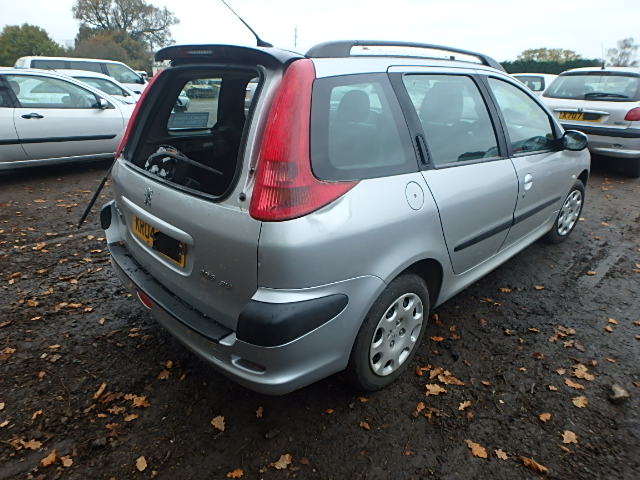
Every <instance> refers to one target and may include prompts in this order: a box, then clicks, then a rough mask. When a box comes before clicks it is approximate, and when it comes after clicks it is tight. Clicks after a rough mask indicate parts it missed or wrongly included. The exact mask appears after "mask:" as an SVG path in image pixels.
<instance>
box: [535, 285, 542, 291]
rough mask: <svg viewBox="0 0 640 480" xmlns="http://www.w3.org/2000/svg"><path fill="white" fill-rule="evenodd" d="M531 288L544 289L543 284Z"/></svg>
mask: <svg viewBox="0 0 640 480" xmlns="http://www.w3.org/2000/svg"><path fill="white" fill-rule="evenodd" d="M533 288H535V289H536V290H544V285H534V286H533Z"/></svg>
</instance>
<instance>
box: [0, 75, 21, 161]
mask: <svg viewBox="0 0 640 480" xmlns="http://www.w3.org/2000/svg"><path fill="white" fill-rule="evenodd" d="M14 102H15V100H14V97H13V95H12V94H11V91H10V90H9V85H8V84H7V83H6V82H5V81H4V80H3V79H2V77H0V162H15V161H18V160H26V159H27V154H26V153H25V151H24V149H23V148H22V145H20V141H19V140H18V133H17V132H16V127H15V126H14V124H13V110H14Z"/></svg>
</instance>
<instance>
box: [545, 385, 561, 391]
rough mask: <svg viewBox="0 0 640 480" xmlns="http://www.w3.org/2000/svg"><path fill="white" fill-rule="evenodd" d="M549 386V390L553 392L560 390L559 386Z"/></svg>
mask: <svg viewBox="0 0 640 480" xmlns="http://www.w3.org/2000/svg"><path fill="white" fill-rule="evenodd" d="M547 388H548V389H549V390H551V391H552V392H557V391H558V387H556V386H555V385H548V386H547Z"/></svg>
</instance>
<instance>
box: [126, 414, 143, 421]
mask: <svg viewBox="0 0 640 480" xmlns="http://www.w3.org/2000/svg"><path fill="white" fill-rule="evenodd" d="M139 416H140V415H138V414H137V413H130V414H129V415H125V417H124V421H125V422H131V421H132V420H135V419H136V418H138V417H139Z"/></svg>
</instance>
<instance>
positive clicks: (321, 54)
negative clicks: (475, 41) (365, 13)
mask: <svg viewBox="0 0 640 480" xmlns="http://www.w3.org/2000/svg"><path fill="white" fill-rule="evenodd" d="M353 47H410V48H428V49H430V50H441V51H443V52H449V53H453V54H456V53H457V54H460V55H468V56H471V57H476V58H477V59H479V60H480V62H481V63H482V64H483V65H486V66H487V67H491V68H495V69H498V70H502V71H503V72H504V71H505V70H504V68H503V67H502V65H500V64H499V63H498V62H496V61H495V60H494V59H493V58H491V57H489V56H488V55H484V54H482V53H477V52H471V51H469V50H462V49H460V48H453V47H445V46H443V45H433V44H431V43H415V42H395V41H389V40H336V41H332V42H324V43H319V44H318V45H315V46H313V47H311V48H310V49H309V51H307V53H306V56H307V57H309V58H341V57H351V56H352V55H351V49H352V48H353ZM371 56H385V57H386V56H393V57H398V56H400V57H424V58H430V57H428V56H426V55H395V54H392V55H371ZM449 60H456V58H455V55H450V56H449ZM460 61H465V60H460Z"/></svg>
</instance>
